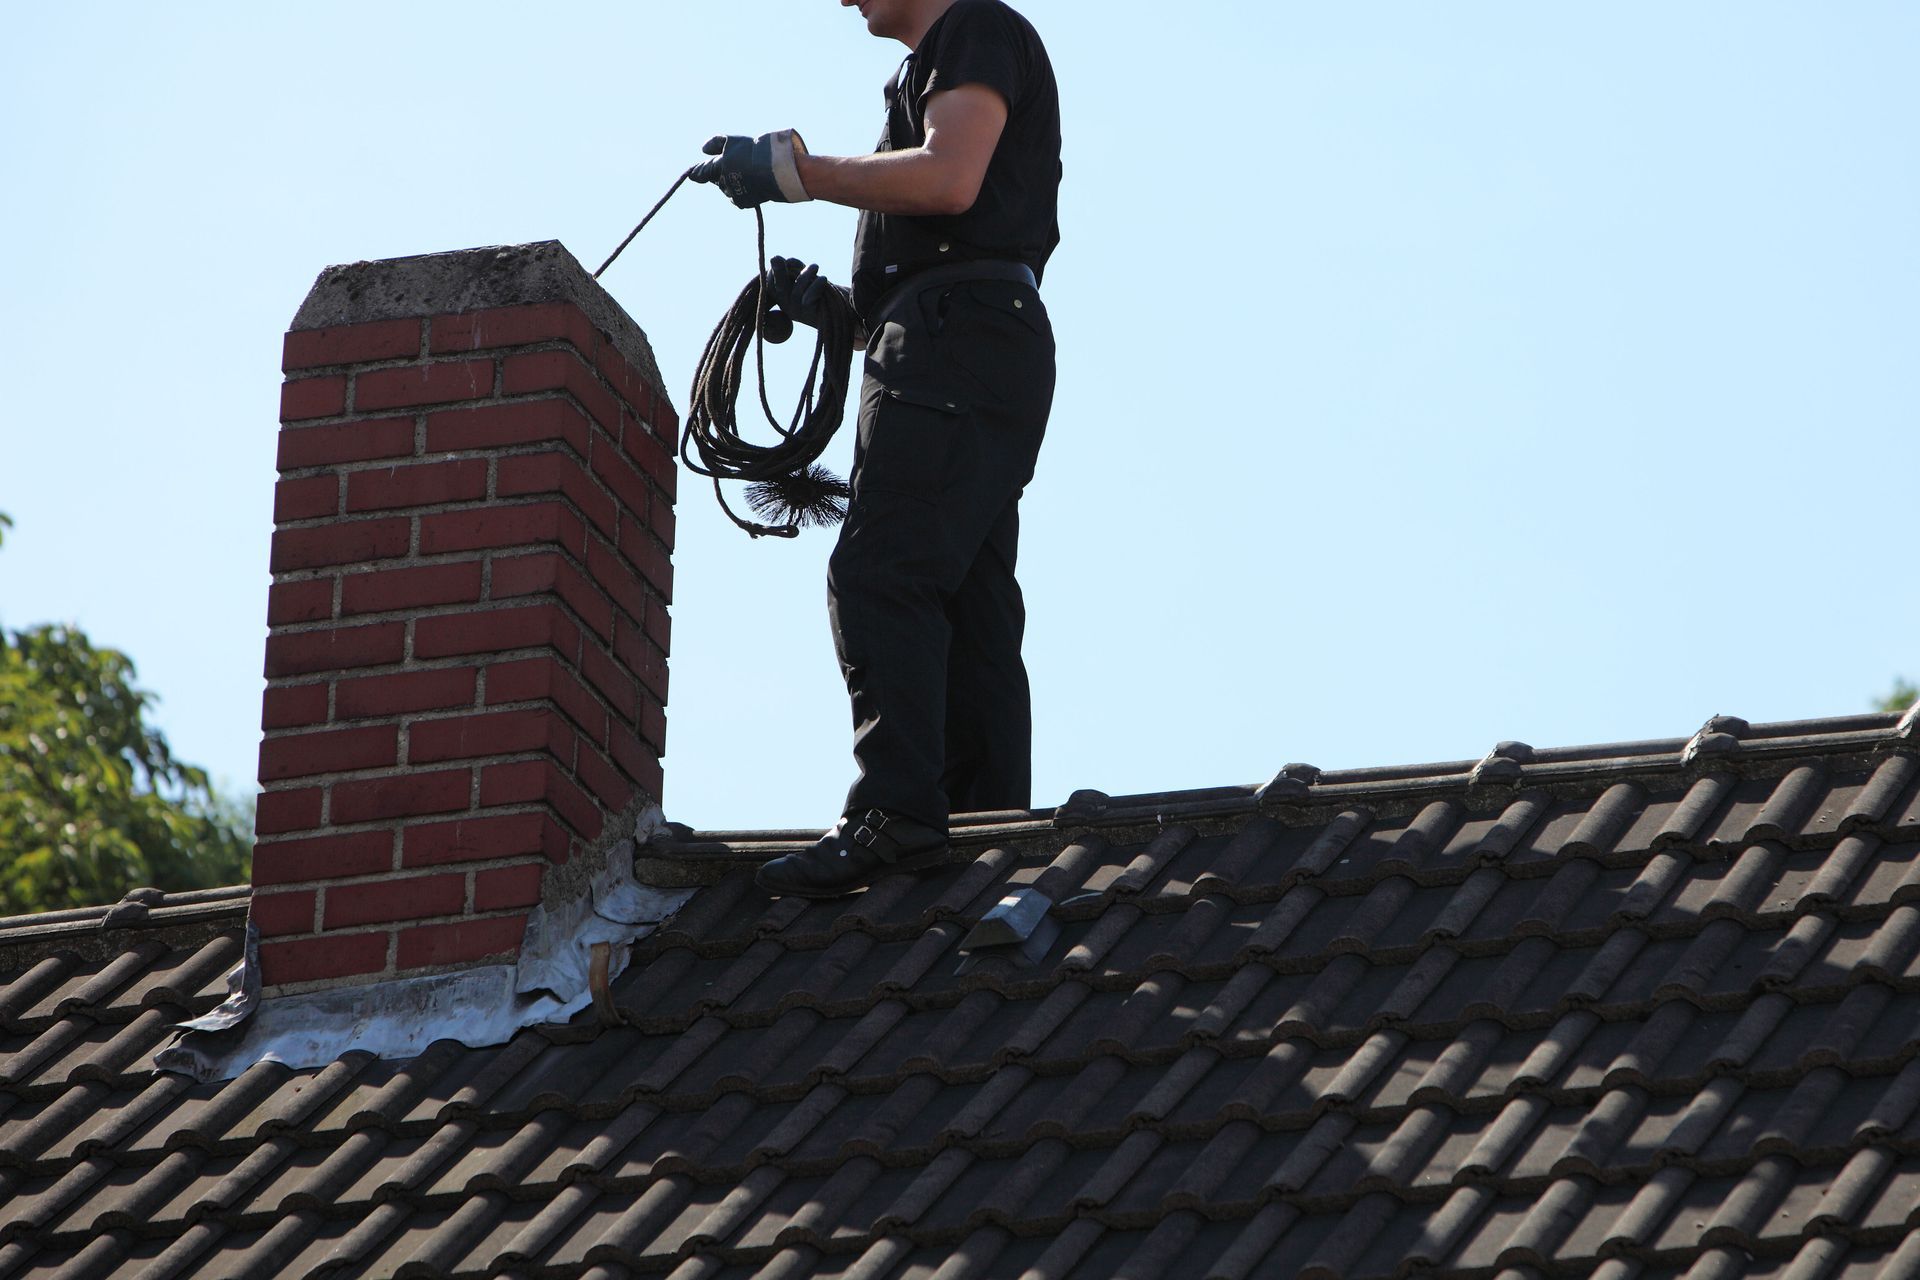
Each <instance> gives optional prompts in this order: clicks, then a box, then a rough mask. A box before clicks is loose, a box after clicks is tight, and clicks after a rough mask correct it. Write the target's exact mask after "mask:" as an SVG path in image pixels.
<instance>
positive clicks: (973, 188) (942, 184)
mask: <svg viewBox="0 0 1920 1280" xmlns="http://www.w3.org/2000/svg"><path fill="white" fill-rule="evenodd" d="M986 180H987V175H986V171H985V170H984V169H983V170H981V171H980V172H978V173H976V172H974V170H973V167H972V166H971V165H952V164H950V165H945V166H942V167H941V168H940V169H938V170H936V172H935V177H934V181H933V182H931V183H929V184H928V185H927V189H926V191H925V193H924V195H925V199H926V203H927V212H928V213H931V214H936V215H939V216H941V217H949V218H950V217H954V216H956V215H958V214H962V213H965V212H966V211H967V210H969V209H971V208H973V206H974V204H975V202H976V201H978V200H979V199H980V188H981V186H982V185H984V184H985V182H986Z"/></svg>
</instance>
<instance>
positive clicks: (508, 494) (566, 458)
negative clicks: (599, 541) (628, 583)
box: [493, 453, 619, 538]
mask: <svg viewBox="0 0 1920 1280" xmlns="http://www.w3.org/2000/svg"><path fill="white" fill-rule="evenodd" d="M493 491H494V493H495V495H497V496H498V497H502V498H519V497H525V496H526V495H528V494H533V493H558V494H561V495H563V496H564V497H565V498H566V499H567V501H569V502H571V503H573V505H574V506H575V507H578V508H579V509H580V514H581V515H583V516H585V517H586V518H587V519H589V520H591V521H593V523H594V525H595V527H597V528H598V529H599V530H600V531H601V532H602V533H605V534H606V535H607V536H608V537H609V538H611V537H612V536H613V535H614V533H615V532H616V531H617V530H618V528H619V524H618V521H619V508H618V506H617V505H616V504H615V502H614V500H613V498H612V497H611V496H609V495H608V494H607V492H606V491H605V490H604V489H602V488H600V486H599V485H597V484H595V483H594V482H593V481H592V480H591V479H590V478H589V477H588V476H587V474H586V472H584V471H582V470H581V468H580V463H579V460H578V459H576V458H574V457H572V456H571V455H569V454H564V453H525V454H518V455H513V456H509V457H505V458H502V459H500V462H499V464H498V466H497V468H496V474H495V477H494V486H493Z"/></svg>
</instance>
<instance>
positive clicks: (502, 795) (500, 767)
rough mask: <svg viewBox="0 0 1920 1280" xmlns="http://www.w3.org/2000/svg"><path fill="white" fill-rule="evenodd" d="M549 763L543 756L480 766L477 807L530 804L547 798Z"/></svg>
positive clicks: (550, 765)
mask: <svg viewBox="0 0 1920 1280" xmlns="http://www.w3.org/2000/svg"><path fill="white" fill-rule="evenodd" d="M552 767H553V765H552V764H551V763H550V762H548V761H545V760H520V761H516V762H514V763H513V764H493V765H488V766H487V767H486V768H484V769H482V770H480V807H481V808H483V809H484V808H487V807H490V806H492V805H498V804H533V803H536V802H538V801H542V800H545V799H546V798H547V771H548V770H549V769H551V768H552Z"/></svg>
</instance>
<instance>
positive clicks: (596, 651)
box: [488, 644, 640, 720]
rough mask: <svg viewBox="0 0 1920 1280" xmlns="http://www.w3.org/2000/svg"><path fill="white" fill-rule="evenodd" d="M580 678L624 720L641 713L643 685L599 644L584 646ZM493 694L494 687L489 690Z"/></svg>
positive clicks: (581, 651)
mask: <svg viewBox="0 0 1920 1280" xmlns="http://www.w3.org/2000/svg"><path fill="white" fill-rule="evenodd" d="M580 674H581V675H583V676H585V677H586V678H587V680H588V682H589V683H590V684H592V685H593V687H594V688H596V689H598V690H599V691H600V693H601V695H602V696H604V697H605V698H606V700H607V705H608V706H610V707H612V708H613V714H614V715H616V716H618V717H620V718H621V719H622V720H631V719H633V718H634V716H635V715H637V714H638V713H639V710H640V684H639V682H638V681H637V680H635V679H634V678H633V677H632V676H631V675H629V674H628V673H627V672H626V671H625V670H623V669H622V668H621V666H620V664H619V663H618V662H615V661H614V660H613V658H612V656H611V655H609V654H608V653H607V651H606V650H605V649H602V648H601V647H600V646H599V645H597V644H589V645H582V646H581V649H580ZM488 690H489V692H491V690H492V686H491V684H489V686H488Z"/></svg>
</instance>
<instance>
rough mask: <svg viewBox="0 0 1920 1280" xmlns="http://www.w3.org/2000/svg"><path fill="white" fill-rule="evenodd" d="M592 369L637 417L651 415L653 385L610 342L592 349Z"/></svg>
mask: <svg viewBox="0 0 1920 1280" xmlns="http://www.w3.org/2000/svg"><path fill="white" fill-rule="evenodd" d="M593 367H594V368H596V369H598V370H599V371H600V376H601V377H602V378H605V379H606V380H607V385H608V386H610V387H612V388H613V390H614V393H615V394H617V395H618V396H619V397H620V398H621V399H622V400H624V401H626V403H627V406H628V407H629V408H630V409H631V410H632V411H633V412H634V413H635V414H637V415H638V416H640V417H642V418H645V417H648V416H650V415H651V414H652V413H653V397H654V390H653V384H652V383H650V382H648V381H647V379H646V377H645V376H644V375H642V374H641V372H640V371H639V370H638V369H636V368H634V367H633V366H632V365H630V364H628V363H627V360H626V357H625V356H623V355H621V354H620V350H619V348H618V347H615V346H614V345H613V344H612V343H611V342H602V343H601V344H600V345H599V346H597V347H595V348H594V352H593Z"/></svg>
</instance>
